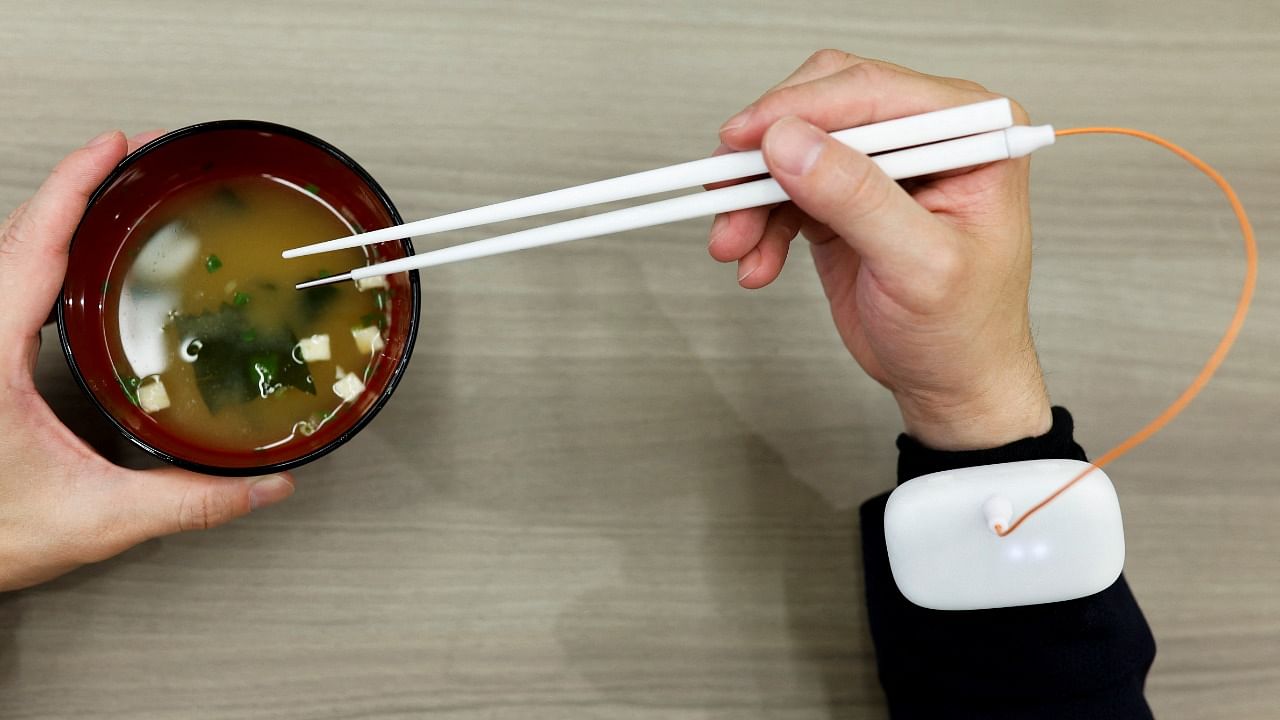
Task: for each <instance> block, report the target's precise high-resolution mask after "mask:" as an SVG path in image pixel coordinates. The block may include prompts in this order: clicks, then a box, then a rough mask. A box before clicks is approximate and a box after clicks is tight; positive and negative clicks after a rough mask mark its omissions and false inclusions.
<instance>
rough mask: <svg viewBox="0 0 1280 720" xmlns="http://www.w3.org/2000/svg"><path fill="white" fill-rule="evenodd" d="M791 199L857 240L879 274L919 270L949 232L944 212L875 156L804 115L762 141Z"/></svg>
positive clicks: (771, 169)
mask: <svg viewBox="0 0 1280 720" xmlns="http://www.w3.org/2000/svg"><path fill="white" fill-rule="evenodd" d="M761 150H762V151H763V152H764V159H765V163H766V164H767V165H768V166H769V172H770V174H772V175H773V177H774V179H775V180H777V181H778V184H780V185H781V186H782V189H783V190H785V191H786V192H787V195H788V196H790V198H791V200H792V201H793V202H794V203H795V204H796V206H798V207H799V208H800V209H801V210H804V211H805V213H807V214H808V215H809V216H810V217H812V218H813V219H814V220H817V221H818V222H820V223H822V224H823V225H826V226H827V227H828V228H830V229H831V230H832V232H834V233H835V234H836V235H838V236H839V237H841V238H843V239H844V241H845V242H846V243H848V244H849V245H850V246H852V247H853V249H854V250H855V251H856V252H857V253H858V255H859V257H861V258H862V260H863V261H864V262H865V263H866V265H867V266H868V270H870V271H871V272H872V273H874V274H875V275H876V276H877V277H878V278H879V279H881V280H886V279H889V278H890V277H896V278H901V279H903V280H906V279H908V278H911V277H913V276H914V277H916V278H917V279H918V278H919V276H920V274H921V270H922V268H927V267H929V265H928V263H931V262H934V261H936V260H937V257H938V251H939V250H940V249H942V247H941V246H942V245H943V244H945V242H946V240H947V239H948V237H947V235H945V234H943V233H941V232H939V231H940V229H941V227H940V224H939V222H938V220H937V219H936V218H934V217H933V216H932V215H931V214H930V213H929V211H928V210H925V209H924V208H923V207H921V206H920V205H919V204H917V203H916V202H915V200H913V199H912V198H911V196H910V195H908V194H907V192H906V191H905V190H903V189H902V188H901V187H900V186H899V185H898V184H897V183H896V182H894V181H893V180H891V179H890V178H889V176H887V175H885V174H884V172H883V171H881V170H880V168H879V166H877V165H876V164H875V163H874V162H872V160H871V158H869V157H867V156H866V155H863V154H862V153H860V152H858V151H856V150H854V149H852V148H850V147H848V146H846V145H844V144H843V143H841V142H839V141H838V140H834V139H832V138H831V137H830V136H829V135H827V134H826V133H825V132H823V131H821V130H819V129H818V128H816V127H814V126H813V125H811V124H809V123H807V122H805V121H804V120H801V119H800V118H797V117H787V118H783V119H781V120H779V121H778V122H776V123H774V124H773V126H772V127H770V128H769V130H768V131H767V132H766V133H765V135H764V140H763V143H762V145H761Z"/></svg>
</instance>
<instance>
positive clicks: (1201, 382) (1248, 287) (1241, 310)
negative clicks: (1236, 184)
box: [995, 127, 1258, 537]
mask: <svg viewBox="0 0 1280 720" xmlns="http://www.w3.org/2000/svg"><path fill="white" fill-rule="evenodd" d="M1087 133H1110V134H1115V135H1129V136H1132V137H1136V138H1141V139H1143V140H1147V141H1149V142H1153V143H1155V144H1157V145H1159V146H1161V147H1163V148H1165V149H1167V150H1170V151H1172V152H1173V153H1174V154H1176V155H1178V157H1181V158H1182V159H1183V160H1186V161H1187V162H1189V163H1191V164H1192V165H1194V166H1195V167H1196V169H1197V170H1199V171H1200V172H1202V173H1204V174H1205V175H1208V176H1209V179H1210V180H1213V182H1214V183H1216V184H1217V185H1218V187H1219V188H1221V189H1222V193H1223V194H1224V195H1226V196H1227V201H1228V202H1230V203H1231V209H1232V210H1233V211H1235V214H1236V219H1237V220H1239V221H1240V233H1241V235H1243V236H1244V253H1245V276H1244V287H1242V288H1241V290H1240V299H1239V300H1238V301H1237V302H1236V312H1235V315H1234V316H1232V318H1231V323H1230V324H1229V325H1228V326H1227V331H1226V332H1225V333H1223V335H1222V339H1221V340H1219V341H1218V346H1217V347H1216V348H1214V351H1213V354H1212V355H1210V356H1209V360H1208V361H1207V362H1206V363H1205V364H1204V367H1202V368H1201V369H1200V372H1199V373H1198V374H1196V376H1195V378H1194V379H1193V380H1192V381H1191V384H1190V385H1188V386H1187V389H1186V390H1183V391H1182V394H1181V395H1179V396H1178V398H1177V399H1176V400H1174V401H1173V403H1172V404H1170V405H1169V407H1167V408H1165V409H1164V411H1163V412H1161V413H1160V414H1159V415H1157V416H1156V418H1155V419H1154V420H1152V421H1151V422H1149V423H1147V425H1146V427H1144V428H1142V429H1141V430H1139V431H1138V432H1136V433H1134V434H1133V435H1131V436H1129V438H1128V439H1126V440H1125V441H1124V442H1122V443H1120V444H1119V445H1116V446H1115V447H1113V448H1111V449H1110V450H1108V451H1107V452H1106V453H1105V454H1103V456H1102V457H1101V458H1099V459H1098V460H1097V461H1095V462H1094V463H1093V464H1091V465H1090V466H1089V467H1088V468H1086V469H1085V470H1084V471H1083V472H1081V473H1080V474H1079V475H1077V476H1075V477H1074V478H1072V479H1071V481H1069V482H1067V483H1066V484H1065V485H1063V486H1062V487H1060V488H1058V489H1057V490H1054V491H1053V492H1052V493H1051V494H1050V495H1049V496H1048V497H1046V498H1045V499H1043V500H1041V501H1040V502H1038V503H1036V504H1035V505H1033V506H1032V507H1031V509H1029V510H1027V511H1026V512H1024V513H1022V515H1020V516H1018V519H1017V520H1015V521H1013V524H1011V525H1010V526H1009V529H1008V530H1005V529H1003V528H1002V527H1001V526H999V525H996V526H995V531H996V534H998V535H999V536H1001V537H1005V536H1007V535H1008V534H1009V533H1012V532H1013V531H1014V530H1017V529H1018V526H1019V525H1021V524H1022V523H1023V522H1025V521H1026V519H1027V518H1029V517H1031V516H1032V515H1034V514H1035V513H1036V512H1037V511H1039V510H1040V509H1041V508H1043V507H1044V506H1046V505H1048V504H1049V503H1051V502H1053V501H1054V500H1055V499H1057V498H1058V496H1059V495H1061V494H1062V493H1064V492H1066V491H1067V490H1068V489H1069V488H1070V487H1071V486H1072V485H1075V484H1076V483H1078V482H1080V480H1082V479H1083V478H1084V477H1085V476H1086V475H1088V474H1089V473H1091V472H1093V471H1094V470H1095V469H1097V468H1100V467H1103V466H1105V465H1107V464H1109V463H1111V462H1112V461H1114V460H1116V459H1117V458H1119V457H1121V456H1123V455H1124V454H1125V453H1127V452H1129V451H1130V450H1132V449H1134V448H1135V447H1137V446H1139V445H1141V444H1142V443H1143V442H1146V440H1147V439H1148V438H1150V437H1151V436H1152V435H1155V434H1156V433H1157V432H1160V430H1161V429H1163V428H1164V426H1165V425H1168V424H1169V422H1170V421H1171V420H1173V419H1174V418H1175V417H1177V416H1178V414H1179V413H1181V412H1182V411H1183V409H1185V408H1186V407H1187V405H1188V404H1190V403H1191V401H1192V399H1194V398H1195V396H1196V395H1198V394H1200V391H1201V390H1203V389H1204V386H1205V385H1207V384H1208V383H1209V379H1210V378H1212V377H1213V374H1214V372H1216V371H1217V370H1218V366H1220V365H1222V361H1223V360H1225V359H1226V357H1227V353H1228V352H1230V350H1231V346H1232V345H1233V344H1234V343H1235V341H1236V336H1238V335H1239V334H1240V328H1241V327H1242V326H1243V325H1244V318H1245V316H1246V315H1248V314H1249V303H1250V302H1251V301H1252V300H1253V291H1254V288H1255V287H1256V286H1257V283H1258V243H1257V240H1256V239H1255V238H1254V235H1253V226H1252V225H1251V224H1250V223H1249V216H1248V215H1247V214H1245V211H1244V206H1243V205H1241V204H1240V198H1239V197H1237V196H1236V191H1235V190H1233V189H1232V188H1231V184H1230V183H1228V182H1227V181H1226V178H1224V177H1222V175H1221V174H1220V173H1218V171H1217V170H1214V169H1213V168H1212V167H1210V166H1209V164H1208V163H1206V162H1205V161H1203V160H1201V159H1200V158H1198V157H1196V156H1195V155H1192V154H1191V153H1190V152H1188V151H1186V150H1185V149H1183V148H1181V147H1179V146H1177V145H1175V144H1173V143H1172V142H1169V141H1168V140H1165V139H1164V138H1162V137H1159V136H1158V135H1153V134H1151V133H1149V132H1144V131H1142V130H1133V129H1130V128H1122V127H1082V128H1071V129H1069V130H1059V131H1057V132H1056V133H1054V134H1055V135H1057V136H1058V137H1066V136H1068V135H1084V134H1087Z"/></svg>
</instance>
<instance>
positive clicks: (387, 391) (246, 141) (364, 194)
mask: <svg viewBox="0 0 1280 720" xmlns="http://www.w3.org/2000/svg"><path fill="white" fill-rule="evenodd" d="M243 177H265V178H269V179H272V180H277V181H279V182H282V183H285V184H289V185H292V186H293V187H297V188H306V189H307V191H308V192H310V193H311V194H313V195H314V196H316V197H317V198H318V199H319V200H320V201H322V202H323V203H325V204H327V205H328V206H329V208H330V209H331V210H333V211H334V212H336V213H338V214H339V215H340V216H341V217H342V218H343V220H344V221H345V222H346V223H347V224H348V225H349V226H351V227H352V228H355V229H356V230H357V231H360V230H374V229H378V228H384V227H390V226H392V225H398V224H400V223H401V222H402V221H401V219H400V214H399V213H398V212H397V211H396V208H395V205H393V204H392V202H391V199H390V198H389V197H388V196H387V194H386V193H385V192H384V191H383V190H382V188H381V187H380V186H379V185H378V183H377V182H376V181H375V180H374V179H373V178H372V177H371V176H370V175H369V173H367V172H366V171H365V170H364V169H363V168H361V167H360V165H358V164H357V163H356V162H355V161H354V160H352V159H351V158H350V157H349V156H347V155H346V154H345V153H343V152H342V151H340V150H338V149H337V148H336V147H334V146H333V145H330V144H329V143H327V142H325V141H323V140H321V139H319V138H317V137H314V136H312V135H309V134H307V133H305V132H302V131H300V130H296V129H294V128H290V127H286V126H283V125H276V124H273V123H267V122H259V121H252V120H223V121H216V122H208V123H202V124H199V125H192V126H190V127H186V128H182V129H181V130H175V131H173V132H171V133H168V134H167V135H164V136H162V137H160V138H157V139H156V140H153V141H152V142H150V143H148V144H147V145H145V146H143V147H141V148H139V149H138V150H137V151H136V152H134V153H132V154H130V155H129V156H128V157H126V158H125V159H124V160H123V161H122V162H121V163H120V164H119V165H118V166H117V167H116V168H115V169H114V170H113V171H112V173H111V174H110V175H109V176H108V177H107V178H106V180H104V181H103V182H102V184H101V185H99V186H98V188H97V190H96V191H95V192H94V193H93V195H92V196H91V197H90V199H89V203H88V208H87V210H86V211H85V214H84V217H83V218H82V219H81V221H80V225H79V227H78V228H77V229H76V232H75V235H74V237H73V238H72V241H71V247H70V257H69V262H68V266H67V275H66V279H65V281H64V284H63V288H62V295H61V297H60V300H59V303H58V306H57V319H58V332H59V336H60V339H61V342H62V350H63V353H64V354H65V356H66V359H67V363H68V365H69V366H70V368H71V373H72V375H73V376H74V377H75V379H76V382H77V383H78V384H79V385H80V387H81V388H82V389H83V390H84V392H85V393H86V394H87V395H88V396H89V398H90V399H91V401H92V402H93V404H94V405H95V406H96V407H97V408H98V410H100V411H101V412H102V414H103V415H104V416H105V417H106V418H107V420H109V421H110V422H111V424H112V425H114V426H115V427H116V429H117V430H119V432H120V433H121V434H122V435H123V436H124V437H126V438H128V439H129V440H130V441H131V442H132V443H133V444H135V445H137V446H138V447H139V448H141V449H143V450H145V451H146V452H148V453H150V454H151V455H153V456H155V457H157V458H159V459H161V460H163V461H165V462H168V463H172V464H174V465H178V466H181V467H185V468H188V469H192V470H196V471H199V472H205V473H210V474H216V475H234V476H247V475H261V474H266V473H271V472H276V471H280V470H285V469H289V468H293V467H297V466H299V465H302V464H304V463H307V462H310V461H312V460H315V459H316V458H319V457H321V456H322V455H325V454H326V453H329V452H331V451H333V450H334V449H336V448H338V447H339V446H341V445H342V444H344V443H345V442H347V441H348V440H350V439H351V438H352V437H354V436H355V434H356V433H358V432H360V431H361V430H362V429H363V428H365V427H366V426H367V425H368V424H369V422H370V421H371V420H373V418H374V416H375V415H376V414H377V413H378V411H379V410H380V409H381V408H382V407H383V406H384V405H385V404H386V403H387V401H388V400H389V399H390V397H391V394H392V393H393V392H394V391H395V388H396V385H397V384H398V383H399V381H400V378H401V377H402V376H403V375H404V372H405V368H406V367H407V366H408V363H409V357H410V355H411V353H412V351H413V344H414V340H415V339H416V337H417V331H418V323H419V316H420V309H419V297H420V287H419V280H418V274H417V273H416V272H411V273H400V274H398V275H391V276H388V277H387V278H386V280H387V283H388V286H389V287H388V288H387V291H386V292H387V293H388V295H389V297H390V301H389V310H388V311H387V317H386V340H385V343H384V347H382V348H381V350H380V352H379V354H378V355H377V356H375V359H374V360H375V361H374V362H372V363H371V365H370V370H369V372H368V374H367V377H366V378H365V391H364V392H362V393H361V394H360V395H359V396H358V397H356V398H355V400H353V401H352V403H351V405H350V406H349V407H344V408H343V409H342V411H341V412H338V413H337V414H335V415H334V416H333V417H332V419H331V420H329V421H327V422H324V423H322V424H321V425H320V426H319V427H318V428H315V429H314V432H312V433H311V434H310V435H306V436H302V437H298V438H296V439H293V440H290V441H288V442H285V443H281V444H277V445H275V446H268V447H263V448H248V449H243V450H240V449H228V448H226V447H218V446H216V444H214V443H202V442H201V440H200V438H199V437H190V436H182V435H179V434H176V433H174V432H172V431H170V430H169V429H167V428H166V426H165V424H164V423H163V422H159V421H157V419H156V418H153V417H152V416H151V415H149V414H148V413H147V412H145V411H144V410H143V409H142V408H141V407H139V406H138V405H137V404H136V402H135V400H136V398H134V397H131V395H130V393H129V392H128V390H127V389H126V388H125V387H124V386H123V385H122V381H121V380H120V376H119V375H118V374H117V372H116V366H115V365H113V362H112V353H111V346H112V338H111V336H110V335H111V333H112V332H113V330H112V327H113V322H112V318H110V317H109V314H110V312H111V310H110V304H109V303H108V288H109V285H110V283H111V279H112V278H113V277H118V275H119V273H120V272H121V267H123V265H122V263H124V264H127V263H129V260H128V259H127V258H126V257H124V255H125V253H124V248H125V247H126V244H127V243H128V242H129V241H130V236H131V233H133V232H134V230H135V229H136V228H138V227H139V225H141V224H143V222H142V221H143V220H144V218H146V216H147V214H148V213H150V212H151V211H153V210H154V209H155V208H156V207H157V206H158V205H160V204H161V203H162V202H163V201H164V200H165V199H166V198H168V197H172V196H173V194H174V193H178V192H181V191H183V190H185V189H188V188H192V187H194V186H196V185H203V184H205V183H218V182H225V181H227V180H231V179H235V178H243ZM252 241H253V240H252V238H250V239H247V240H246V242H252ZM412 253H413V246H412V245H411V244H410V242H409V241H408V240H407V239H406V240H400V241H397V242H389V243H382V244H380V245H377V246H374V247H372V248H370V252H369V254H370V257H371V259H372V260H373V261H383V260H393V259H396V258H401V257H405V256H407V255H411V254H412ZM281 262H282V263H287V262H289V261H288V260H281ZM113 271H114V272H113Z"/></svg>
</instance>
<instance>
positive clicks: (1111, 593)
mask: <svg viewBox="0 0 1280 720" xmlns="http://www.w3.org/2000/svg"><path fill="white" fill-rule="evenodd" d="M1072 429H1073V428H1072V421H1071V415H1070V414H1069V413H1068V412H1067V411H1066V410H1064V409H1063V408H1054V409H1053V428H1052V429H1050V430H1049V432H1047V433H1045V434H1044V435H1041V436H1039V437H1030V438H1024V439H1022V440H1018V441H1016V442H1012V443H1009V444H1008V445H1005V446H1003V447H999V448H992V449H989V450H973V451H965V452H945V451H939V450H932V449H929V448H927V447H925V446H923V445H921V444H920V443H919V442H917V441H916V440H915V439H913V438H911V437H909V436H906V435H903V436H901V437H899V438H898V449H899V456H898V482H899V483H902V482H906V481H907V480H910V479H912V478H914V477H918V476H920V475H925V474H928V473H932V472H940V471H943V470H952V469H956V468H961V467H973V466H976V465H991V464H996V463H1005V462H1016V461H1019V460H1040V459H1050V458H1070V459H1075V460H1085V459H1086V458H1085V453H1084V450H1083V449H1081V447H1080V446H1079V445H1077V444H1076V442H1075V440H1074V438H1073V436H1072ZM887 498H888V493H885V494H883V495H879V496H877V497H874V498H872V499H871V500H868V501H867V502H866V503H865V504H864V505H863V506H862V509H861V515H862V550H863V566H864V572H865V576H866V593H867V618H868V621H869V624H870V628H871V638H872V641H873V642H874V643H875V646H876V660H877V663H878V665H879V670H880V682H881V684H882V685H883V686H884V689H885V694H886V696H887V697H888V700H889V712H890V715H891V717H892V718H894V720H910V719H915V718H943V717H945V718H949V719H953V720H963V719H965V718H975V719H976V718H983V719H984V720H1013V719H1014V718H1036V719H1044V720H1050V719H1054V718H1063V719H1065V718H1086V717H1087V718H1123V719H1125V720H1137V719H1139V718H1141V719H1144V720H1145V719H1146V718H1150V717H1151V711H1150V709H1149V708H1148V707H1147V703H1146V700H1145V699H1144V698H1143V684H1144V682H1145V680H1146V675H1147V671H1148V669H1149V668H1150V667H1151V662H1152V660H1153V659H1154V657H1155V641H1154V639H1153V638H1152V636H1151V630H1150V628H1148V627H1147V623H1146V620H1145V619H1144V618H1143V616H1142V611H1141V610H1139V609H1138V604H1137V602H1136V601H1135V600H1134V598H1133V594H1132V593H1131V592H1130V591H1129V586H1128V585H1127V584H1126V583H1125V580H1124V577H1123V576H1121V578H1120V579H1119V580H1117V581H1116V582H1115V584H1114V585H1112V586H1111V587H1109V588H1107V589H1106V590H1103V591H1102V592H1100V593H1098V594H1097V595H1091V596H1089V597H1085V598H1079V599H1077V600H1068V601H1066V602H1059V603H1051V604H1047V605H1031V606H1026V607H1016V608H1003V609H998V610H973V611H960V612H957V611H941V610H926V609H925V608H922V607H919V606H916V605H913V604H911V603H910V602H909V601H908V600H907V599H906V598H905V597H903V596H902V593H901V592H899V590H898V586H897V585H896V584H894V581H893V575H892V572H891V571H890V568H889V560H888V556H887V554H886V552H885V539H884V507H885V501H886V500H887Z"/></svg>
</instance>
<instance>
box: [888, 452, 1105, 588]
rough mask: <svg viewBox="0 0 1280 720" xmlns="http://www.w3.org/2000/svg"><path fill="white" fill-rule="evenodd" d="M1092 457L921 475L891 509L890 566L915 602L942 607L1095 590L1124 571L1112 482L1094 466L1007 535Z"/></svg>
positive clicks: (897, 493) (893, 498)
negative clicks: (1020, 518) (1002, 532)
mask: <svg viewBox="0 0 1280 720" xmlns="http://www.w3.org/2000/svg"><path fill="white" fill-rule="evenodd" d="M1089 467H1090V465H1089V463H1086V462H1080V461H1079V460H1030V461H1026V462H1015V463H1004V464H1000V465H983V466H980V467H971V468H962V469H959V470H948V471H945V472H940V473H934V474H932V475H923V476H921V477H918V478H915V479H913V480H909V481H907V482H905V483H903V484H902V485H900V486H898V488H897V489H896V490H894V491H893V493H892V494H891V495H890V496H889V501H888V503H887V504H886V506H885V511H884V535H885V543H886V546H887V548H888V552H889V565H890V567H891V569H892V570H893V579H894V581H895V582H896V583H897V585H898V589H899V590H901V591H902V594H903V595H904V596H906V598H907V599H908V600H910V601H911V602H913V603H915V604H916V605H919V606H921V607H926V608H931V609H934V610H978V609H984V608H999V607H1012V606H1015V605H1035V604H1039V603H1049V602H1057V601H1061V600H1071V599H1074V598H1079V597H1084V596H1086V595H1092V594H1094V593H1096V592H1100V591H1102V590H1105V589H1106V588H1107V587H1109V586H1110V585H1111V584H1112V583H1114V582H1115V581H1116V578H1118V577H1119V576H1120V570H1121V569H1122V568H1123V567H1124V529H1123V527H1122V524H1121V519H1120V503H1119V501H1118V500H1117V499H1116V491H1115V488H1114V487H1112V485H1111V480H1110V479H1109V478H1108V477H1107V475H1106V473H1104V472H1103V471H1102V470H1100V469H1094V470H1093V471H1092V472H1090V473H1089V474H1088V475H1086V476H1085V477H1084V478H1082V479H1081V480H1080V481H1079V482H1078V483H1076V484H1075V485H1073V486H1072V487H1071V488H1069V489H1068V490H1067V491H1066V492H1064V493H1062V494H1061V495H1059V496H1058V497H1057V498H1056V499H1055V500H1054V501H1053V502H1051V503H1049V504H1048V505H1046V506H1045V507H1043V508H1041V509H1040V510H1039V511H1037V512H1036V513H1035V514H1034V515H1032V516H1031V517H1029V518H1027V520H1026V522H1024V523H1023V524H1022V525H1021V526H1019V527H1018V529H1017V530H1015V531H1014V532H1012V533H1010V534H1009V535H1007V536H1005V537H1000V536H999V535H998V534H996V532H995V530H994V526H995V525H997V524H999V525H1000V526H1002V527H1006V528H1007V527H1008V526H1009V523H1010V522H1012V519H1013V518H1016V517H1018V516H1019V515H1020V514H1021V513H1023V512H1025V511H1026V510H1028V509H1029V508H1031V507H1032V506H1034V505H1035V504H1036V503H1038V502H1040V501H1041V500H1043V499H1044V498H1045V497H1047V496H1048V495H1049V494H1051V493H1052V492H1053V491H1054V490H1057V489H1058V488H1060V487H1062V486H1063V485H1064V484H1066V483H1067V482H1069V481H1070V480H1071V479H1072V478H1074V477H1076V476H1077V475H1078V474H1080V473H1081V472H1082V471H1084V470H1085V469H1087V468H1089Z"/></svg>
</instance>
